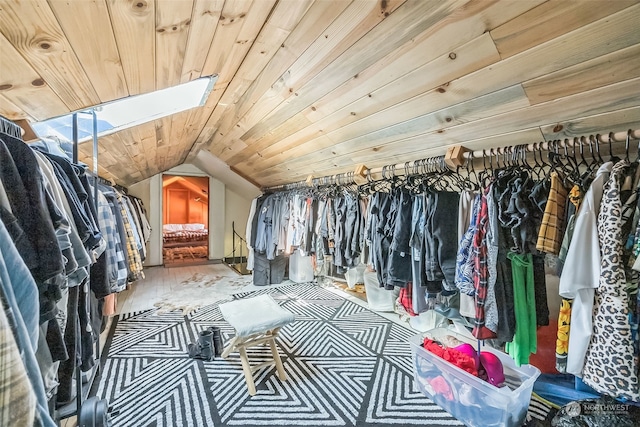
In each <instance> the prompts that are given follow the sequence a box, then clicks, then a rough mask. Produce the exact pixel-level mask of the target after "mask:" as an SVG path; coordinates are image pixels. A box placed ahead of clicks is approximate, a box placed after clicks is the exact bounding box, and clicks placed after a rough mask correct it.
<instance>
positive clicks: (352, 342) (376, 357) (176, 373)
mask: <svg viewBox="0 0 640 427" xmlns="http://www.w3.org/2000/svg"><path fill="white" fill-rule="evenodd" d="M263 293H268V294H270V295H271V296H272V297H273V298H274V299H275V300H276V301H277V302H278V303H280V304H281V305H282V306H283V307H285V308H287V309H288V310H290V311H291V312H293V313H295V315H296V321H295V322H293V323H291V324H289V325H287V326H285V327H284V328H282V329H281V331H280V339H279V340H278V345H279V349H280V355H281V357H282V362H283V365H284V369H285V371H286V373H287V381H280V380H279V379H278V377H277V375H275V373H274V371H275V368H274V367H272V366H271V367H267V368H263V369H262V370H260V371H258V372H256V373H255V374H254V378H255V380H256V381H255V383H256V389H257V393H256V395H255V396H249V394H248V392H247V388H246V383H245V381H244V376H243V373H242V367H241V363H240V358H239V356H238V354H237V353H235V354H232V355H230V356H229V358H227V359H221V358H216V359H215V360H214V361H212V362H204V361H200V360H193V359H190V358H189V357H188V356H187V344H188V343H190V342H194V341H195V337H196V336H197V333H198V331H200V330H203V329H206V328H207V327H209V326H212V325H216V326H220V327H221V329H222V333H223V337H224V339H225V342H227V341H228V340H229V339H230V338H231V337H232V336H233V329H232V328H231V327H230V326H229V325H228V324H227V323H226V322H225V321H224V319H223V318H222V316H221V314H220V310H219V309H218V304H219V303H222V302H224V301H219V302H218V303H215V304H212V305H208V306H205V307H202V308H200V309H198V310H197V311H195V312H192V313H190V314H189V315H187V316H184V315H183V314H182V312H180V311H177V312H171V313H164V314H156V313H155V310H150V311H144V312H138V313H130V314H122V315H120V316H119V317H118V318H117V319H116V320H115V321H114V324H113V326H112V330H111V332H110V336H109V339H108V342H107V344H106V347H105V353H106V361H105V363H104V367H103V371H102V375H101V376H100V380H99V383H98V386H97V391H96V395H97V396H99V397H100V398H104V399H107V400H108V402H109V405H110V407H111V420H112V423H113V426H114V427H117V426H127V427H129V426H151V425H153V426H184V427H187V426H212V427H213V426H358V427H360V426H379V427H384V426H393V427H398V426H409V425H420V426H454V425H462V424H460V423H459V422H458V421H457V420H455V419H453V418H452V417H451V416H449V415H448V414H447V413H446V412H444V411H443V410H442V409H441V408H440V407H438V406H436V405H435V404H434V403H433V402H432V401H431V400H429V399H428V398H426V397H425V396H424V395H423V394H421V393H420V392H419V391H418V390H417V388H416V387H415V385H414V381H413V371H412V362H411V349H410V347H409V344H408V342H407V339H408V337H410V336H411V335H414V334H415V332H413V331H412V330H410V329H407V328H405V327H403V326H401V325H398V324H396V323H394V322H391V321H389V320H387V319H385V318H383V317H381V316H379V315H378V314H376V313H374V312H372V311H370V310H368V309H367V308H366V307H364V306H362V305H359V304H357V303H354V302H352V301H349V300H347V299H345V298H343V297H342V296H340V295H338V294H336V293H335V292H332V291H330V290H327V289H325V288H323V287H321V286H319V285H317V284H294V285H290V286H284V287H279V288H269V289H264V290H260V291H256V292H252V293H245V294H237V295H234V296H232V297H230V298H229V299H228V300H230V299H236V298H243V297H248V296H255V295H258V294H263ZM267 352H268V347H258V348H253V349H251V351H248V354H249V358H250V360H251V361H252V363H256V362H259V361H261V360H260V359H264V358H265V357H266V356H267V354H268V353H267Z"/></svg>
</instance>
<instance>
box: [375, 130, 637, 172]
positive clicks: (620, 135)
mask: <svg viewBox="0 0 640 427" xmlns="http://www.w3.org/2000/svg"><path fill="white" fill-rule="evenodd" d="M627 135H628V136H629V139H630V140H640V129H635V130H629V131H626V132H615V133H608V134H597V135H593V134H592V135H588V136H587V135H583V136H580V137H574V138H564V139H558V140H556V141H560V144H558V148H564V147H567V148H570V147H573V146H574V145H576V146H578V145H579V144H580V141H581V140H582V142H583V143H585V144H587V145H588V144H589V138H594V139H593V140H592V141H591V142H592V143H593V141H594V140H595V137H596V136H598V142H599V143H600V144H608V143H609V136H611V142H625V141H626V140H627ZM552 142H553V140H552V141H541V142H536V143H531V144H526V148H527V152H533V151H548V150H550V149H551V148H552V144H551V143H552ZM515 146H520V147H523V146H524V144H520V145H519V144H515V145H511V146H509V145H506V146H503V147H491V148H485V149H484V150H476V151H473V152H471V151H468V152H466V153H464V157H465V159H470V158H473V159H482V158H483V157H487V156H494V155H496V154H504V153H505V150H506V149H508V148H510V147H515ZM439 157H442V155H440V156H433V157H431V158H430V159H435V158H439ZM416 161H419V160H414V161H410V162H405V163H400V164H397V165H386V166H381V167H378V168H371V169H369V174H380V173H382V172H383V170H384V171H393V172H395V174H396V175H397V174H400V175H402V174H404V171H405V168H406V167H407V163H408V165H411V166H409V170H411V168H412V167H413V166H412V165H413V164H414V163H415V162H416Z"/></svg>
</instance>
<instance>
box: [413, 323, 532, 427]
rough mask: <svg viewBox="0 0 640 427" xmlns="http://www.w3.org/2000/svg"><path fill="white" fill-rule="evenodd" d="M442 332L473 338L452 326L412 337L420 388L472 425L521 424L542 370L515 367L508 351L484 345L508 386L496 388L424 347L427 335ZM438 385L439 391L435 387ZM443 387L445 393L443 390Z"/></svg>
mask: <svg viewBox="0 0 640 427" xmlns="http://www.w3.org/2000/svg"><path fill="white" fill-rule="evenodd" d="M443 335H452V336H454V337H456V338H458V339H459V340H460V341H464V342H469V341H470V340H469V339H468V338H466V337H463V336H462V335H459V334H456V333H455V332H453V331H451V330H449V329H435V330H432V331H428V332H426V333H425V334H420V335H415V336H413V337H411V338H409V341H410V343H411V349H412V354H413V372H414V376H415V381H416V383H417V385H418V388H419V389H420V391H421V392H422V393H424V394H425V395H426V396H427V397H429V398H430V399H431V400H433V401H434V402H435V403H436V404H438V405H439V406H441V407H442V408H443V409H444V410H445V411H447V412H448V413H449V414H451V415H452V416H453V417H455V418H457V419H458V420H460V421H462V422H463V423H465V424H466V425H467V426H469V427H490V426H491V427H493V426H495V427H520V426H521V425H522V424H523V423H524V420H525V418H526V416H527V410H528V408H529V402H530V401H531V391H532V390H533V383H534V382H535V381H536V378H538V375H540V371H539V370H538V369H537V368H536V367H534V366H531V365H522V366H519V367H516V365H515V362H514V361H513V359H512V358H511V357H509V356H508V355H507V354H505V353H503V352H501V351H498V350H495V349H492V348H489V347H483V348H482V350H483V351H490V352H492V353H494V354H495V355H496V356H498V357H499V358H500V361H501V362H502V366H503V368H504V375H505V378H506V383H507V387H501V388H498V387H495V386H493V385H491V384H489V383H488V382H486V381H483V380H482V379H480V378H478V377H475V376H473V375H471V374H470V373H468V372H466V371H463V370H462V369H460V368H458V367H457V366H455V365H453V364H451V363H449V362H447V361H446V360H444V359H442V358H440V357H438V356H436V355H435V354H433V353H431V352H430V351H428V350H425V349H424V348H423V347H422V342H423V340H424V337H425V336H429V337H435V338H437V337H442V336H443ZM470 344H474V343H473V342H470ZM474 347H475V345H474ZM436 384H437V387H439V389H440V391H439V392H436V391H435V390H434V387H433V386H434V385H436ZM443 387H444V388H445V389H446V392H443V391H442V388H443Z"/></svg>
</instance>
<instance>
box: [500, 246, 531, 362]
mask: <svg viewBox="0 0 640 427" xmlns="http://www.w3.org/2000/svg"><path fill="white" fill-rule="evenodd" d="M509 259H510V260H511V265H512V269H513V297H514V307H513V309H514V312H515V315H516V330H515V333H514V336H513V341H512V342H508V343H507V344H506V346H505V350H506V351H507V353H508V354H509V355H510V356H511V357H512V358H513V360H514V361H515V362H516V365H517V366H520V365H524V364H527V363H529V356H530V355H531V353H535V352H536V351H537V347H538V345H537V335H536V303H535V299H536V295H535V289H534V286H535V285H534V276H533V257H532V255H531V254H523V255H521V254H517V253H515V252H512V253H510V254H509Z"/></svg>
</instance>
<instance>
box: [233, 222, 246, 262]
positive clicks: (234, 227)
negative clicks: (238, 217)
mask: <svg viewBox="0 0 640 427" xmlns="http://www.w3.org/2000/svg"><path fill="white" fill-rule="evenodd" d="M231 230H232V231H233V236H232V239H233V240H232V245H233V252H232V260H233V262H232V264H231V265H232V266H236V265H238V264H240V263H242V262H244V255H243V254H242V247H243V246H246V244H247V241H246V240H245V239H244V238H243V237H242V236H241V235H239V234H238V233H237V232H236V223H235V221H233V222H232V223H231ZM236 237H237V238H238V239H240V257H236ZM238 258H240V262H237V260H238Z"/></svg>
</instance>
